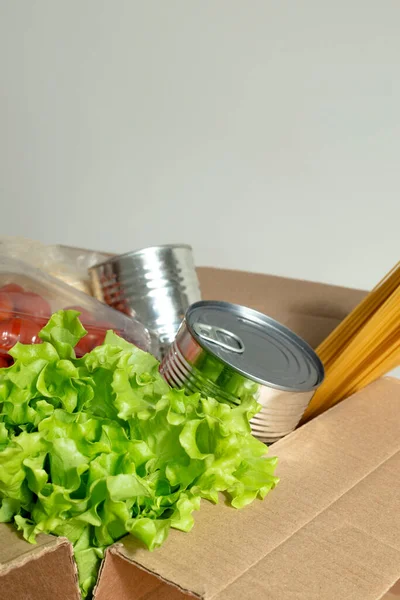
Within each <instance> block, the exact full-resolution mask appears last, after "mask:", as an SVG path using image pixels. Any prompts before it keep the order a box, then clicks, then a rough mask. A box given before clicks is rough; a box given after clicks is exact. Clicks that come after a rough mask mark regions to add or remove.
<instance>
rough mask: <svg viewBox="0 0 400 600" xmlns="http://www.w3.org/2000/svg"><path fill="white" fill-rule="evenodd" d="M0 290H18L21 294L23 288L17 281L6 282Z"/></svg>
mask: <svg viewBox="0 0 400 600" xmlns="http://www.w3.org/2000/svg"><path fill="white" fill-rule="evenodd" d="M0 292H18V293H20V294H23V293H24V288H23V287H22V285H18V283H6V285H3V287H1V288H0Z"/></svg>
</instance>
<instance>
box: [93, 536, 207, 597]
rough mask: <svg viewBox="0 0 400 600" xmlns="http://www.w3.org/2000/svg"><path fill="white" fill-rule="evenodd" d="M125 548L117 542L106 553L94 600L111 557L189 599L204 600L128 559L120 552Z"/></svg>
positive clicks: (94, 592)
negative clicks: (118, 559) (115, 557)
mask: <svg viewBox="0 0 400 600" xmlns="http://www.w3.org/2000/svg"><path fill="white" fill-rule="evenodd" d="M121 548H123V544H121V543H120V542H117V543H115V544H113V545H112V546H110V547H109V548H107V550H106V553H105V557H104V559H103V560H102V562H101V566H100V569H99V574H98V577H97V582H96V585H95V587H94V590H93V600H96V596H97V594H98V592H99V586H100V583H101V578H102V575H103V571H104V569H105V568H107V560H108V559H109V556H110V555H111V556H112V555H115V556H117V557H118V558H120V559H122V560H124V561H125V562H127V563H129V564H131V565H132V566H133V567H135V568H137V569H139V571H143V572H144V573H147V574H148V575H151V576H152V577H155V578H156V579H157V580H158V581H161V582H162V583H165V584H166V585H169V586H171V587H173V588H175V589H177V590H178V591H179V592H181V593H182V594H186V595H187V596H188V597H191V598H198V600H202V599H203V598H204V594H203V595H200V596H199V595H198V594H196V593H195V592H192V591H191V590H189V589H184V588H182V587H180V586H179V585H178V584H176V583H174V582H173V581H171V580H169V579H166V578H165V577H163V576H162V575H161V574H160V573H157V572H155V571H151V570H150V569H146V567H144V566H143V565H141V564H140V563H138V562H136V561H135V560H133V559H132V558H128V557H127V556H126V555H125V554H123V553H121V552H120V549H121Z"/></svg>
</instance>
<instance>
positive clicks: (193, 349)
mask: <svg viewBox="0 0 400 600" xmlns="http://www.w3.org/2000/svg"><path fill="white" fill-rule="evenodd" d="M160 371H161V373H162V375H163V376H164V378H165V379H166V381H167V382H168V383H169V384H170V385H171V386H173V387H184V388H185V389H187V390H188V391H189V392H192V393H193V392H200V393H201V394H202V395H204V396H212V397H214V398H216V399H217V400H219V401H220V402H226V403H229V404H230V405H239V404H241V402H243V401H244V400H245V399H246V398H247V397H249V396H250V397H252V398H254V399H256V400H257V401H258V402H259V403H260V404H261V410H260V412H259V413H257V414H256V415H255V416H254V417H253V419H252V420H251V428H252V432H253V435H254V436H255V437H257V438H259V439H260V440H262V441H263V442H267V443H272V442H275V441H277V440H278V439H280V438H282V437H284V436H285V435H287V434H288V433H290V432H291V431H293V430H294V429H295V427H296V426H297V425H298V423H299V421H300V419H301V417H302V415H303V413H304V411H305V409H306V408H307V406H308V404H309V402H310V400H311V398H312V396H313V394H314V392H315V390H316V388H317V387H318V386H319V385H320V384H321V383H322V381H323V378H324V368H323V365H322V363H321V361H320V359H319V358H318V356H317V355H316V353H315V352H314V350H313V349H312V348H311V347H310V346H309V345H308V344H307V342H305V341H304V340H303V339H301V338H300V337H299V336H298V335H296V334H295V333H294V332H292V331H291V330H290V329H288V328H287V327H285V326H284V325H281V324H280V323H278V322H277V321H275V320H274V319H271V318H270V317H268V316H266V315H263V314H262V313H260V312H257V311H255V310H252V309H250V308H246V307H244V306H239V305H236V304H230V303H227V302H214V301H211V302H210V301H207V302H197V303H195V304H193V305H192V306H191V307H190V308H189V309H188V310H187V312H186V315H185V319H184V321H183V322H182V324H181V327H180V328H179V331H178V333H177V335H176V338H175V340H174V342H173V343H172V345H171V347H170V349H169V351H168V353H167V355H166V356H165V358H164V360H163V362H162V364H161V369H160Z"/></svg>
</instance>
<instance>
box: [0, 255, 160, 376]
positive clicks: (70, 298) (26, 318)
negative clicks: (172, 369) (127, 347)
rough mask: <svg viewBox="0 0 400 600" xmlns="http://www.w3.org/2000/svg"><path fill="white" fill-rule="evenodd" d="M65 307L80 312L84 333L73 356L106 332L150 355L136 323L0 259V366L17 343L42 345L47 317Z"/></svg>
mask: <svg viewBox="0 0 400 600" xmlns="http://www.w3.org/2000/svg"><path fill="white" fill-rule="evenodd" d="M67 308H71V309H75V310H78V311H79V312H80V313H81V315H80V319H81V322H82V324H83V326H84V327H85V329H86V330H87V332H88V333H87V335H86V336H85V337H84V338H83V339H82V340H81V341H80V342H79V344H78V346H77V347H76V349H75V351H76V354H77V356H82V355H83V354H85V353H86V352H89V351H90V350H92V349H93V348H94V347H95V346H98V345H99V344H101V343H102V342H103V340H104V337H105V334H106V332H107V330H108V329H113V330H114V331H115V332H116V333H118V335H120V336H121V337H123V338H124V339H126V340H128V341H129V342H132V343H133V344H135V345H136V346H138V347H139V348H142V349H143V350H145V351H150V350H151V344H150V336H149V333H148V331H147V329H146V328H145V327H144V325H142V323H140V322H139V321H137V320H136V319H133V318H130V317H127V316H126V315H123V314H122V313H120V312H118V311H116V310H114V309H113V308H110V307H109V306H107V305H105V304H102V303H101V302H99V301H98V300H95V299H94V298H92V297H91V296H88V295H87V294H84V293H82V292H80V291H78V290H76V289H74V288H72V287H71V286H69V285H67V284H65V283H63V282H62V281H60V280H59V279H56V278H55V277H51V276H50V275H47V274H46V273H43V272H42V271H40V270H39V269H35V268H33V267H31V266H30V265H28V264H26V263H24V262H22V261H19V260H14V259H11V258H7V257H0V367H4V366H7V365H8V364H10V362H11V361H12V359H11V357H10V356H9V355H8V351H9V350H10V348H12V347H13V346H14V344H16V343H17V342H18V341H19V342H21V343H23V344H35V343H40V342H41V340H40V338H39V337H38V334H39V331H40V330H41V329H42V327H43V326H44V325H45V324H46V322H47V321H48V319H49V317H50V315H51V314H52V313H54V312H56V311H57V310H60V309H67Z"/></svg>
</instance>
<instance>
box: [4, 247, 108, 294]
mask: <svg viewBox="0 0 400 600" xmlns="http://www.w3.org/2000/svg"><path fill="white" fill-rule="evenodd" d="M0 255H3V256H8V257H10V258H14V259H17V260H22V261H24V262H25V263H28V264H30V265H32V266H33V267H36V268H37V269H40V270H42V271H45V272H46V273H48V274H49V275H52V276H53V277H57V279H61V280H62V281H64V283H67V284H68V285H71V286H72V287H74V288H76V289H79V290H81V291H82V292H85V293H86V294H90V295H92V290H91V284H90V278H89V275H88V269H89V268H90V267H92V266H94V265H95V264H97V263H98V262H101V261H103V260H106V258H107V255H105V254H100V253H99V252H91V251H87V250H81V249H78V248H68V247H65V246H58V245H56V246H47V245H45V244H42V243H41V242H38V241H35V240H29V239H26V238H23V237H8V236H4V237H0Z"/></svg>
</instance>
